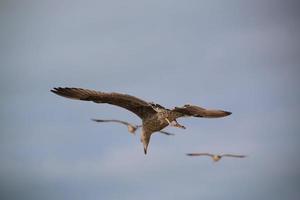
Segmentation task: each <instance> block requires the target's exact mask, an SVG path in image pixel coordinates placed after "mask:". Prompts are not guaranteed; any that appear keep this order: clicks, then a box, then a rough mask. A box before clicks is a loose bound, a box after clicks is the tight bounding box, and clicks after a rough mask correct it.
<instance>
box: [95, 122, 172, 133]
mask: <svg viewBox="0 0 300 200" xmlns="http://www.w3.org/2000/svg"><path fill="white" fill-rule="evenodd" d="M92 120H93V121H95V122H116V123H120V124H124V125H126V126H127V129H128V131H129V132H130V133H132V134H135V132H136V130H137V129H139V128H141V127H142V125H135V124H131V123H128V122H125V121H122V120H117V119H92ZM158 133H162V134H164V135H175V134H174V133H169V132H167V131H158Z"/></svg>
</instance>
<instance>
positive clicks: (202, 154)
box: [186, 153, 214, 157]
mask: <svg viewBox="0 0 300 200" xmlns="http://www.w3.org/2000/svg"><path fill="white" fill-rule="evenodd" d="M186 155H187V156H210V157H213V156H214V155H213V154H211V153H187V154H186Z"/></svg>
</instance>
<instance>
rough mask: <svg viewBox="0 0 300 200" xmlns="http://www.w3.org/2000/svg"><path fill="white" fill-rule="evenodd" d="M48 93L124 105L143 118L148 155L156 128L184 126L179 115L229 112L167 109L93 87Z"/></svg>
mask: <svg viewBox="0 0 300 200" xmlns="http://www.w3.org/2000/svg"><path fill="white" fill-rule="evenodd" d="M51 92H53V93H55V94H57V95H59V96H62V97H66V98H70V99H76V100H82V101H92V102H95V103H107V104H112V105H115V106H119V107H122V108H125V109H127V110H129V111H131V112H133V113H134V114H136V115H137V116H138V117H140V118H141V119H142V134H141V141H142V143H143V147H144V153H145V154H147V149H148V145H149V142H150V138H151V135H152V134H153V133H155V132H157V131H161V130H162V129H163V128H165V127H167V126H169V125H170V126H174V127H178V128H182V129H185V127H184V126H182V125H180V124H179V123H178V122H177V121H176V119H177V118H180V117H205V118H217V117H225V116H228V115H230V114H231V112H228V111H223V110H209V109H205V108H201V107H199V106H195V105H190V104H186V105H184V106H182V107H175V108H174V109H167V108H165V107H163V106H161V105H159V104H155V103H151V102H146V101H144V100H142V99H139V98H137V97H134V96H131V95H128V94H121V93H115V92H112V93H106V92H99V91H95V90H89V89H82V88H69V87H64V88H62V87H57V88H53V89H52V90H51Z"/></svg>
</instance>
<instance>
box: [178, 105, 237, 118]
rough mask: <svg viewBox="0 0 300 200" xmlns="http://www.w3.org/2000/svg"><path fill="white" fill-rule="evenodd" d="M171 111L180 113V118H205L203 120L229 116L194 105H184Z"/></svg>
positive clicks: (224, 112)
mask: <svg viewBox="0 0 300 200" xmlns="http://www.w3.org/2000/svg"><path fill="white" fill-rule="evenodd" d="M172 111H173V112H177V113H180V114H181V115H182V116H192V117H205V118H217V117H225V116H228V115H230V114H231V112H228V111H223V110H209V109H205V108H201V107H199V106H194V105H184V106H183V107H175V108H174V109H173V110H172Z"/></svg>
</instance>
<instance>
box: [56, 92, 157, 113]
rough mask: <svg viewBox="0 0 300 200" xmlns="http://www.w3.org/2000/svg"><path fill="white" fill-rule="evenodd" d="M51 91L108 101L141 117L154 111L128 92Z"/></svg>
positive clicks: (103, 101)
mask: <svg viewBox="0 0 300 200" xmlns="http://www.w3.org/2000/svg"><path fill="white" fill-rule="evenodd" d="M51 92H53V93H55V94H57V95H59V96H63V97H66V98H70V99H77V100H83V101H93V102H95V103H108V104H112V105H115V106H120V107H122V108H125V109H127V110H129V111H131V112H133V113H135V114H136V115H138V116H139V117H140V118H142V119H143V118H144V117H146V116H148V115H149V114H154V113H156V112H155V110H153V108H152V107H151V105H149V104H148V103H147V102H146V101H143V100H141V99H139V98H137V97H134V96H131V95H128V94H120V93H105V92H98V91H94V90H88V89H82V88H68V87H66V88H61V87H58V88H54V89H52V90H51Z"/></svg>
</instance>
